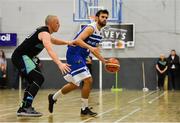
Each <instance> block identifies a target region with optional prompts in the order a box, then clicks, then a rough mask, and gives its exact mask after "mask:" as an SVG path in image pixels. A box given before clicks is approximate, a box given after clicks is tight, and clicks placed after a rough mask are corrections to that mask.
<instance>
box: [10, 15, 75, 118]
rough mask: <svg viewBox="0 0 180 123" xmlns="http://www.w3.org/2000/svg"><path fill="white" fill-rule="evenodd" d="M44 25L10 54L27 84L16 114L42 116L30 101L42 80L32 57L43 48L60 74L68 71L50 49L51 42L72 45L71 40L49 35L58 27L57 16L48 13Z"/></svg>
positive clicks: (67, 67) (66, 65) (65, 65)
mask: <svg viewBox="0 0 180 123" xmlns="http://www.w3.org/2000/svg"><path fill="white" fill-rule="evenodd" d="M45 25H46V26H42V27H39V28H37V29H36V31H35V32H34V33H32V35H30V36H29V37H27V38H26V39H25V40H24V41H23V42H22V44H20V45H19V46H18V47H17V48H16V49H15V51H14V53H13V54H12V62H13V64H14V65H15V66H16V67H17V68H18V70H19V71H20V73H21V74H22V75H23V76H24V77H25V78H26V79H27V81H28V86H27V87H26V89H25V92H24V98H23V101H22V104H21V106H20V108H19V109H18V111H17V116H31V117H39V116H42V113H40V112H37V111H36V110H35V109H34V108H33V107H32V102H33V100H34V98H35V96H36V94H37V92H38V90H39V88H40V87H41V85H42V84H43V82H44V77H43V75H42V74H41V71H40V69H39V67H38V65H37V64H36V63H35V60H34V61H33V58H34V57H35V56H36V55H38V54H39V53H40V52H41V51H42V50H43V49H44V48H45V49H46V51H47V52H48V55H49V56H50V57H51V58H52V60H53V61H54V62H55V63H56V64H57V66H58V68H59V69H60V70H61V72H62V74H65V73H67V72H69V71H70V68H69V65H68V64H66V63H62V62H61V61H60V60H59V58H58V56H57V55H56V53H55V52H54V51H53V50H52V44H56V45H64V44H68V45H72V42H69V41H64V40H61V39H57V38H55V37H52V36H51V34H52V33H53V32H57V31H58V29H59V27H60V24H59V20H58V18H57V16H54V15H48V16H47V17H46V20H45Z"/></svg>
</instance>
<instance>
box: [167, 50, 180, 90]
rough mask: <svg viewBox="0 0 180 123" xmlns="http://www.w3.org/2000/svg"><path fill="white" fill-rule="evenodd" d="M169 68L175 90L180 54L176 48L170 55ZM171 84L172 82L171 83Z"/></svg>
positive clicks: (170, 78)
mask: <svg viewBox="0 0 180 123" xmlns="http://www.w3.org/2000/svg"><path fill="white" fill-rule="evenodd" d="M168 69H169V74H168V75H169V76H168V77H169V80H170V81H169V82H171V86H172V90H175V89H176V88H175V79H176V74H177V71H178V69H179V56H178V55H177V54H176V51H175V50H171V54H170V55H169V57H168ZM169 84H170V83H169Z"/></svg>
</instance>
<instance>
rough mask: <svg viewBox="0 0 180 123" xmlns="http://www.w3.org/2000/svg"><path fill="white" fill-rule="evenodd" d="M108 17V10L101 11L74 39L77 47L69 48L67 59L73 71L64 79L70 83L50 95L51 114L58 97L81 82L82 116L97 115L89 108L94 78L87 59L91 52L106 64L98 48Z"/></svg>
mask: <svg viewBox="0 0 180 123" xmlns="http://www.w3.org/2000/svg"><path fill="white" fill-rule="evenodd" d="M108 15H109V13H108V11H107V10H99V11H98V12H97V13H96V17H95V22H93V23H91V24H89V25H87V26H86V27H84V28H83V29H82V30H81V31H80V32H79V33H78V34H77V36H76V37H75V38H74V43H75V45H76V46H75V47H72V46H68V50H67V54H66V58H67V63H68V64H70V65H71V66H70V68H71V71H70V72H69V73H68V74H67V75H66V76H64V78H65V80H66V81H67V82H69V83H67V84H66V85H65V86H63V87H62V88H61V89H60V90H59V91H57V92H56V93H54V94H49V96H48V100H49V112H50V113H52V112H53V105H54V103H55V102H56V101H57V99H58V97H60V96H62V95H65V94H67V93H68V92H70V91H72V90H74V89H76V88H78V87H79V85H80V82H82V81H83V82H84V84H83V87H82V90H81V97H82V98H81V101H82V107H81V115H90V116H96V115H97V113H95V112H92V111H91V110H90V108H89V107H88V97H89V94H90V91H91V85H92V77H91V74H90V72H89V70H88V68H87V66H86V58H87V56H88V55H89V53H90V52H91V53H92V54H94V55H95V56H96V57H97V58H98V59H99V60H100V61H102V63H104V64H105V63H106V60H105V59H104V58H103V57H102V56H101V55H100V53H99V49H98V48H97V46H98V44H99V42H100V41H101V39H102V36H101V32H100V30H101V28H102V27H104V26H105V25H106V22H107V19H108Z"/></svg>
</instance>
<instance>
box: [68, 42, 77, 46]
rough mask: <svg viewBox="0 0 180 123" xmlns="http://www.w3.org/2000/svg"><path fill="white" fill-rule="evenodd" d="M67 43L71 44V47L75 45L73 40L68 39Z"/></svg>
mask: <svg viewBox="0 0 180 123" xmlns="http://www.w3.org/2000/svg"><path fill="white" fill-rule="evenodd" d="M68 45H69V46H73V47H75V46H76V45H75V44H74V42H73V41H68Z"/></svg>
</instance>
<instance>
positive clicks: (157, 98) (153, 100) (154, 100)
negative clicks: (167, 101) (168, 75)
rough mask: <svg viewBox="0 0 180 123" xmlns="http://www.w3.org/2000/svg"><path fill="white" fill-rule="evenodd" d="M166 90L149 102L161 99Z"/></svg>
mask: <svg viewBox="0 0 180 123" xmlns="http://www.w3.org/2000/svg"><path fill="white" fill-rule="evenodd" d="M165 93H166V92H164V93H162V94H161V95H159V96H158V97H155V98H154V99H152V100H150V101H149V102H148V103H149V104H151V103H152V102H154V101H156V100H157V99H159V98H160V97H162V96H163V95H164V94H165Z"/></svg>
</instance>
